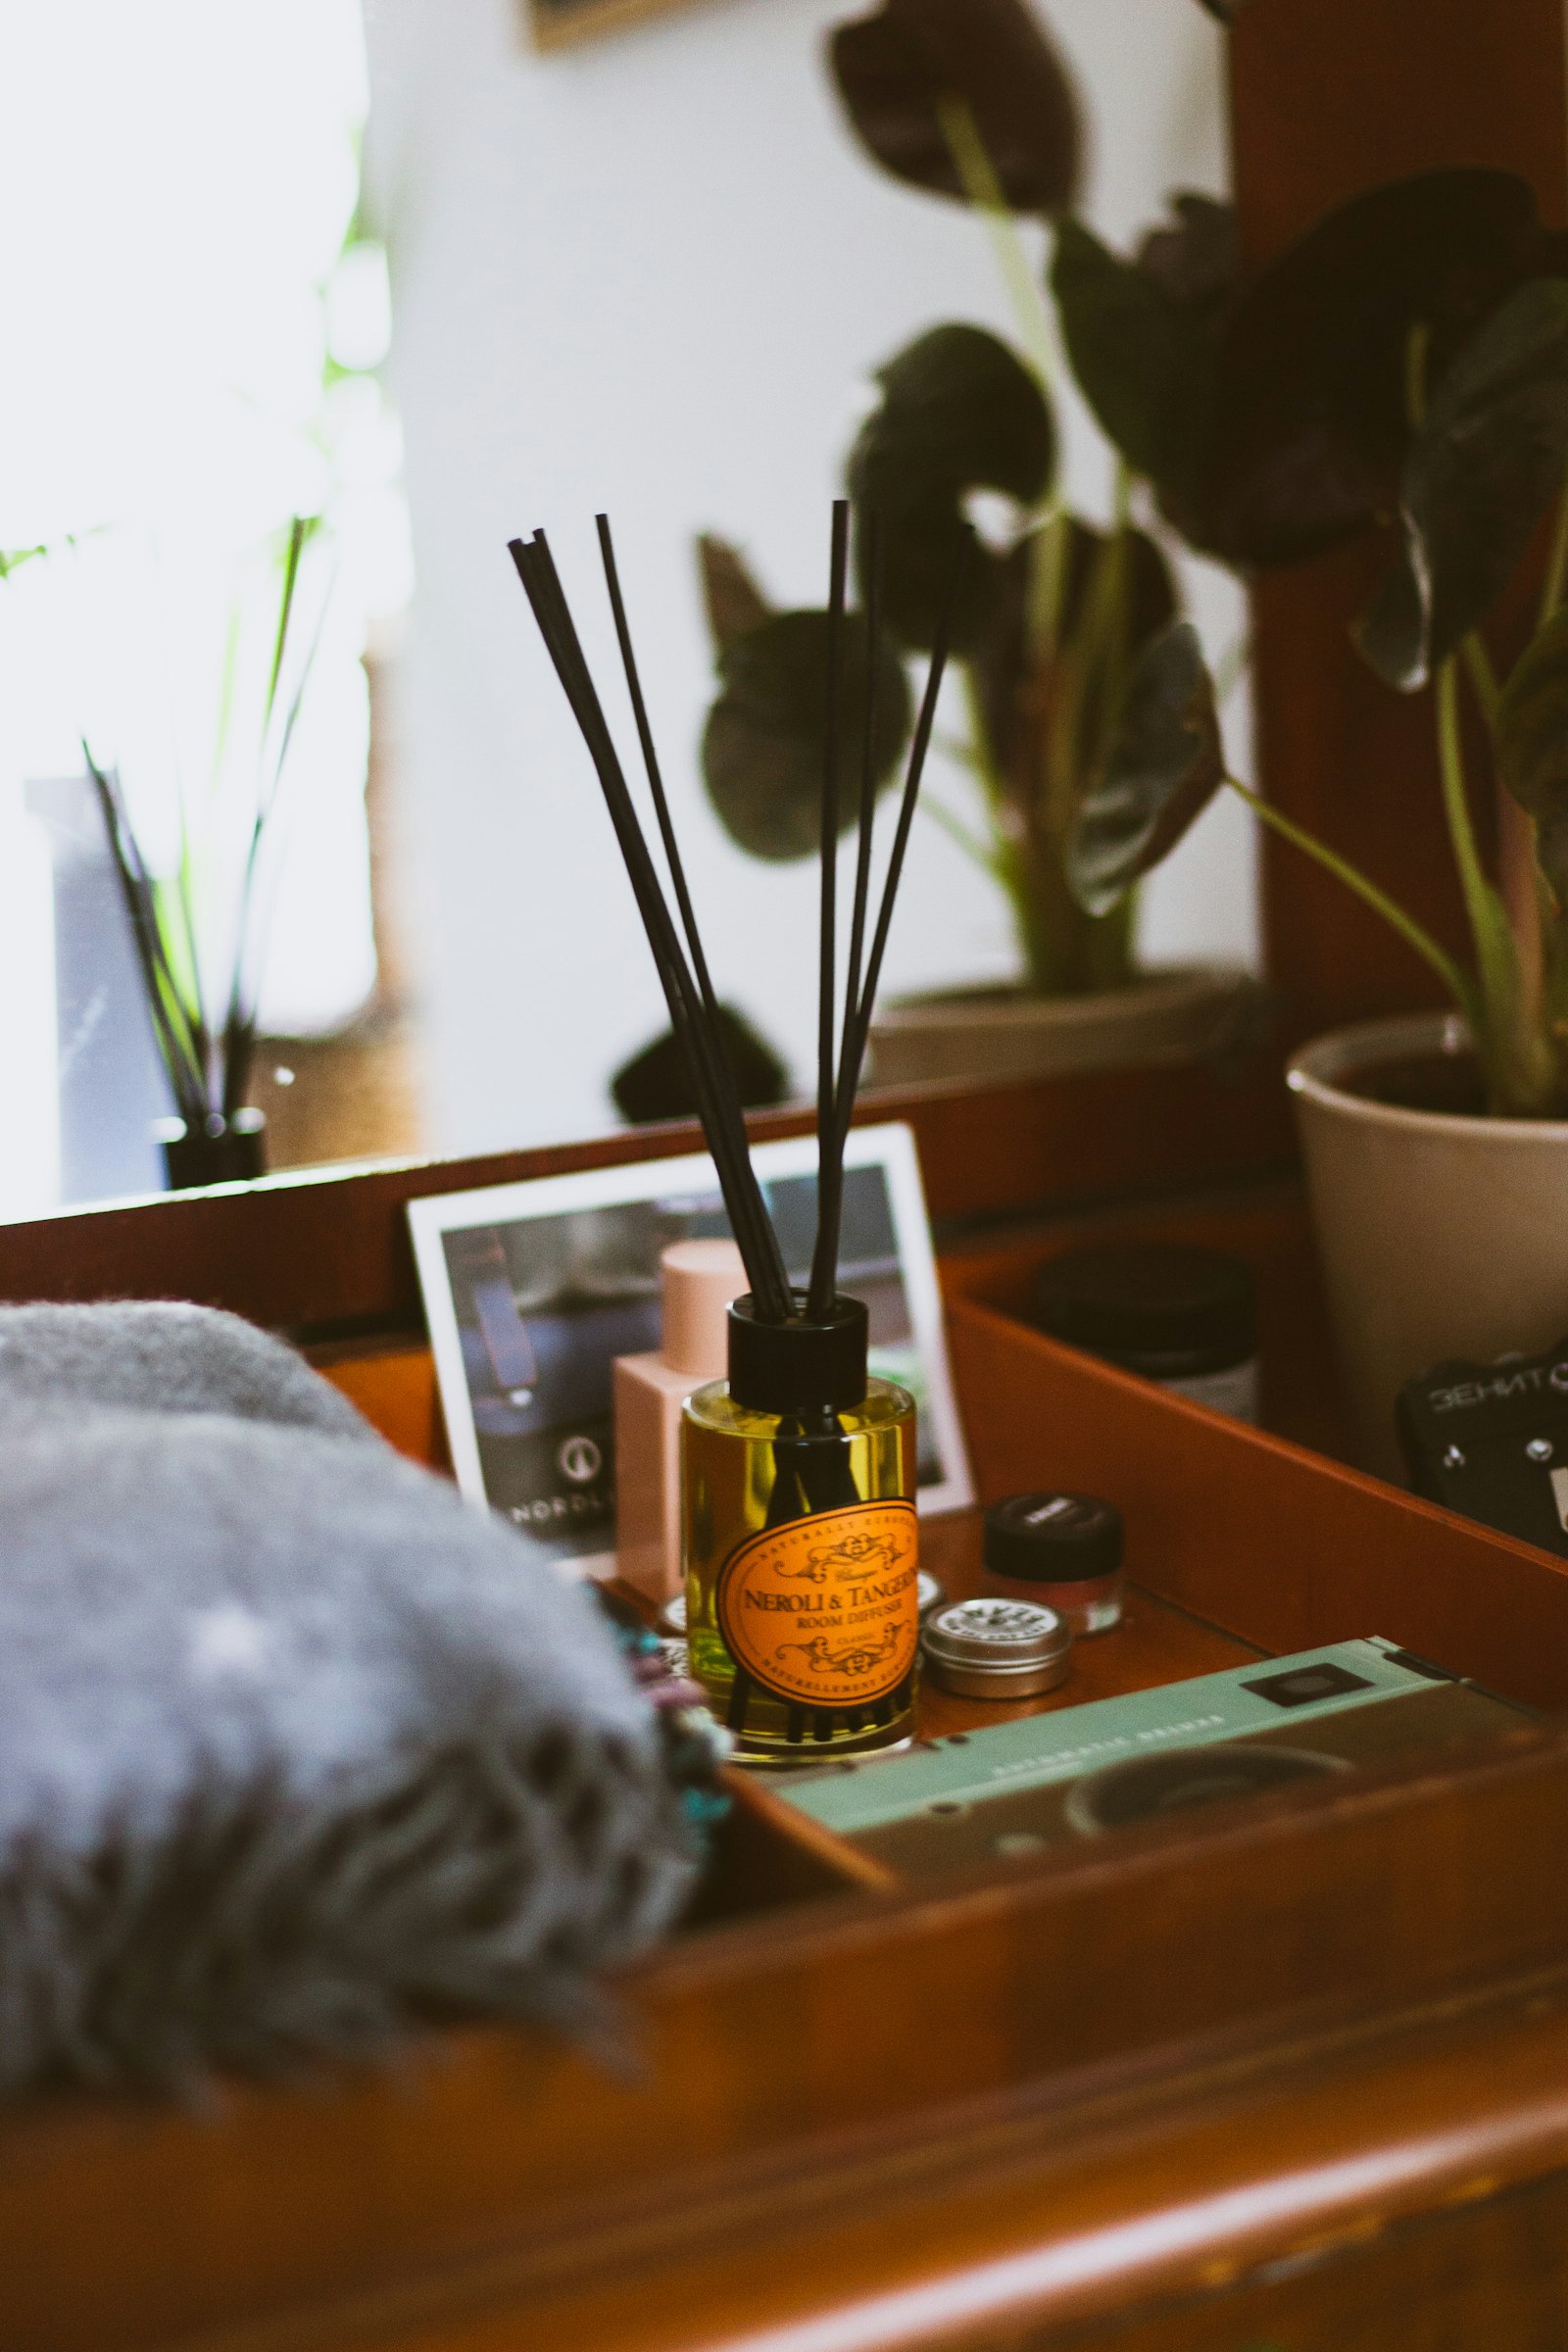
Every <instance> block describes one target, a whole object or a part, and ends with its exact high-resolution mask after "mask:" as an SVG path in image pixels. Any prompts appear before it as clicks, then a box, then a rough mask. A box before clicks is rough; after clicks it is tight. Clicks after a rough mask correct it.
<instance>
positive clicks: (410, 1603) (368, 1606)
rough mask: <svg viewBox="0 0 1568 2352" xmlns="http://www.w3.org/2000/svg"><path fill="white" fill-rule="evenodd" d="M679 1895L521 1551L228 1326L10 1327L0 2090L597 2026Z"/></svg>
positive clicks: (616, 1734) (105, 1313)
mask: <svg viewBox="0 0 1568 2352" xmlns="http://www.w3.org/2000/svg"><path fill="white" fill-rule="evenodd" d="M694 1867H695V1865H694V1855H693V1844H692V1839H691V1835H690V1833H689V1831H688V1829H687V1826H686V1822H685V1817H684V1814H683V1811H682V1808H681V1802H680V1797H679V1793H678V1791H677V1790H676V1789H674V1787H673V1786H672V1785H671V1782H670V1780H669V1778H668V1775H667V1773H666V1772H665V1770H664V1769H663V1766H662V1757H661V1747H660V1741H659V1738H658V1733H657V1729H656V1724H655V1719H654V1716H653V1713H652V1710H651V1708H650V1706H649V1704H648V1702H647V1699H646V1698H645V1697H644V1696H643V1694H642V1693H641V1692H640V1691H638V1690H637V1689H636V1688H635V1686H634V1684H633V1682H632V1680H631V1678H630V1676H629V1674H628V1672H627V1670H626V1668H625V1666H624V1665H623V1663H622V1661H621V1658H620V1656H619V1654H618V1652H617V1649H616V1646H615V1642H614V1639H613V1633H612V1631H611V1629H610V1628H609V1627H608V1625H607V1624H606V1623H605V1621H604V1619H603V1617H602V1615H601V1613H600V1612H599V1610H598V1609H597V1607H596V1605H595V1604H594V1602H593V1601H592V1600H591V1599H590V1598H589V1597H588V1596H587V1595H586V1594H585V1593H583V1592H581V1591H580V1590H578V1589H575V1588H572V1587H568V1586H565V1585H563V1584H562V1583H560V1582H559V1581H558V1579H557V1578H556V1576H555V1575H554V1574H553V1572H552V1571H551V1570H550V1569H549V1568H548V1567H547V1566H546V1565H545V1564H544V1562H543V1561H542V1559H541V1558H540V1557H539V1556H538V1555H537V1554H536V1553H535V1552H534V1551H533V1550H532V1549H531V1548H530V1546H529V1545H528V1544H527V1541H526V1539H525V1538H522V1537H519V1536H518V1535H517V1534H516V1533H515V1532H514V1531H513V1530H512V1529H510V1528H508V1527H506V1526H505V1525H503V1523H502V1522H501V1521H500V1520H498V1519H496V1518H493V1517H491V1516H489V1515H488V1514H484V1513H481V1512H479V1511H476V1510H475V1509H474V1508H473V1507H472V1506H471V1505H470V1504H467V1503H466V1502H463V1501H462V1500H460V1498H459V1497H458V1495H457V1494H456V1493H455V1491H454V1490H453V1489H452V1488H451V1487H450V1486H449V1485H447V1484H446V1483H445V1482H444V1481H442V1480H439V1479H436V1478H434V1477H432V1476H430V1475H429V1474H428V1473H426V1472H424V1471H422V1470H420V1469H417V1468H416V1467H415V1466H414V1465H413V1464H412V1463H409V1462H406V1461H403V1460H401V1459H400V1458H399V1457H398V1456H397V1455H395V1454H394V1453H393V1452H392V1451H391V1449H390V1448H389V1447H388V1446H385V1445H384V1444H383V1443H382V1441H381V1440H380V1439H379V1438H378V1437H377V1436H376V1435H375V1434H374V1432H372V1431H371V1430H370V1429H369V1427H368V1424H367V1423H366V1422H364V1421H363V1420H362V1419H361V1418H360V1416H359V1415H358V1413H356V1412H355V1411H354V1409H353V1407H352V1406H351V1405H350V1404H349V1403H348V1402H347V1401H346V1399H345V1398H344V1397H342V1396H341V1395H340V1394H339V1393H338V1392H337V1391H336V1390H334V1389H333V1388H331V1387H330V1386H329V1385H328V1383H326V1382H325V1381H323V1380H321V1379H320V1378H319V1376H318V1375H317V1374H316V1373H314V1372H313V1371H311V1369H310V1368H309V1367H308V1366H307V1365H306V1364H305V1363H304V1361H303V1360H302V1359H301V1358H300V1357H299V1356H298V1355H296V1354H295V1353H293V1351H292V1350H290V1349H289V1348H285V1347H283V1346H282V1345H281V1344H280V1343H278V1342H276V1341H273V1340H271V1339H269V1338H268V1337H267V1336H266V1335H264V1334H263V1333H261V1332H259V1331H256V1330H254V1329H253V1328H251V1327H250V1326H249V1325H247V1324H245V1323H242V1322H239V1321H238V1320H237V1319H235V1318H234V1317H232V1316H228V1315H221V1314H216V1313H213V1312H211V1311H210V1310H207V1309H204V1308H198V1307H188V1306H178V1305H112V1306H73V1307H54V1306H38V1307H18V1308H9V1309H0V2092H4V2093H10V2094H15V2093H17V2092H20V2091H23V2090H25V2089H30V2088H33V2087H36V2086H39V2085H42V2084H47V2083H50V2082H89V2083H100V2084H109V2083H115V2084H126V2083H139V2084H146V2085H153V2086H160V2087H171V2086H172V2087H179V2086H183V2085H189V2084H192V2083H194V2082H199V2081H200V2080H201V2079H202V2077H203V2076H204V2075H206V2074H207V2073H209V2072H211V2071H212V2070H239V2071H244V2072H271V2071H277V2070H279V2069H287V2068H291V2067H294V2066H298V2065H300V2064H302V2063H305V2062H308V2061H311V2060H314V2059H319V2058H320V2057H322V2056H327V2055H330V2056H349V2057H359V2056H364V2055H368V2054H372V2053H375V2052H377V2051H380V2050H382V2049H384V2048H385V2047H386V2046H387V2045H388V2044H389V2043H390V2042H392V2041H394V2040H395V2039H396V2038H397V2037H398V2036H399V2035H401V2034H404V2033H405V2032H407V2031H408V2030H409V2029H410V2028H411V2027H412V2026H414V2025H416V2024H417V2023H420V2022H424V2021H428V2020H430V2019H443V2018H458V2017H472V2016H481V2015H482V2016H492V2017H495V2016H499V2017H518V2016H521V2017H529V2018H546V2019H552V2020H558V2021H564V2022H566V2023H568V2024H571V2023H573V2022H580V2021H581V2020H583V2019H584V2018H585V2017H586V2016H587V2015H588V2014H589V2011H590V2005H591V1995H590V1992H589V1986H590V1982H591V1979H592V1977H593V1975H594V1973H595V1972H597V1971H599V1970H601V1969H603V1968H605V1967H607V1966H610V1965H612V1964H613V1963H616V1962H619V1961H622V1960H624V1959H625V1958H626V1957H627V1956H628V1955H630V1954H632V1953H634V1952H636V1951H637V1950H638V1949H640V1948H641V1947H642V1946H644V1945H646V1944H647V1943H648V1942H649V1941H650V1940H651V1939H652V1938H653V1937H655V1936H657V1935H658V1934H659V1933H660V1932H661V1931H662V1929H663V1928H664V1927H665V1926H667V1924H668V1923H669V1921H670V1920H671V1918H672V1916H673V1915H674V1913H675V1911H676V1910H677V1908H678V1907H679V1905H680V1902H681V1900H682V1898H683V1896H684V1895H685V1893H686V1891H687V1889H688V1887H689V1885H690V1882H691V1878H692V1875H693V1870H694Z"/></svg>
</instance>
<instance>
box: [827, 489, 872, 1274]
mask: <svg viewBox="0 0 1568 2352" xmlns="http://www.w3.org/2000/svg"><path fill="white" fill-rule="evenodd" d="M859 527H860V530H861V533H862V535H863V538H864V544H865V558H866V586H865V614H864V618H865V632H866V639H865V645H866V653H865V725H864V731H863V733H862V735H861V739H860V798H859V807H858V811H857V817H856V822H857V829H858V842H857V846H856V858H855V902H854V911H853V913H852V916H851V921H850V956H849V966H848V969H847V972H846V974H845V982H844V1015H843V1023H842V1026H841V1029H840V1033H839V1062H838V1074H837V1078H836V1081H835V1085H834V1093H833V1126H832V1133H833V1137H834V1139H835V1144H834V1149H833V1150H832V1151H831V1152H830V1153H829V1165H828V1169H827V1173H826V1176H825V1178H824V1179H823V1181H822V1182H821V1184H820V1185H819V1187H818V1193H817V1217H816V1246H815V1249H814V1250H813V1253H812V1258H811V1295H812V1296H813V1297H818V1296H822V1295H824V1294H825V1296H826V1297H827V1298H828V1299H832V1297H833V1294H834V1291H835V1289H836V1288H837V1283H838V1254H839V1228H840V1224H841V1221H842V1216H843V1206H844V1144H843V1140H842V1138H843V1137H844V1136H845V1135H847V1134H848V1132H849V1119H848V1117H847V1116H846V1115H845V1112H844V1104H845V1102H846V1099H847V1098H846V1091H845V1090H846V1089H848V1090H849V1095H848V1099H849V1100H851V1101H853V1098H854V1093H855V1079H856V1078H857V1077H858V1069H857V1070H856V1072H855V1074H854V1076H852V1074H851V1070H850V1049H851V1041H852V1040H853V1038H854V1035H855V1015H856V1010H857V1007H858V1001H859V992H860V959H861V956H862V955H863V954H864V950H865V916H866V905H867V901H868V899H869V897H870V888H871V844H872V838H873V834H874V830H875V825H876V717H877V707H876V706H877V669H878V662H877V655H878V651H879V648H880V644H881V632H882V555H883V549H882V521H881V517H880V515H877V514H875V513H874V512H862V514H861V516H860V524H859Z"/></svg>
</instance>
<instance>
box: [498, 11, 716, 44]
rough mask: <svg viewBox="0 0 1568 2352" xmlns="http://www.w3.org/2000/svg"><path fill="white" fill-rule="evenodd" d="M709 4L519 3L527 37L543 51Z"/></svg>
mask: <svg viewBox="0 0 1568 2352" xmlns="http://www.w3.org/2000/svg"><path fill="white" fill-rule="evenodd" d="M712 4H713V0H521V6H522V10H523V17H524V21H525V24H526V26H527V31H528V37H529V39H530V41H531V42H532V44H533V46H534V48H536V49H544V50H552V49H573V48H576V47H578V46H579V45H580V44H581V43H582V42H584V41H597V40H602V39H604V38H605V37H606V36H607V35H608V34H611V33H615V32H626V31H629V30H630V28H631V27H632V26H633V25H646V24H648V23H649V22H650V21H651V20H652V19H654V18H656V17H668V16H673V15H674V14H675V12H676V11H677V10H682V11H684V10H687V9H691V8H694V7H702V6H711V5H712Z"/></svg>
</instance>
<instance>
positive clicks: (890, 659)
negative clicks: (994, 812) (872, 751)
mask: <svg viewBox="0 0 1568 2352" xmlns="http://www.w3.org/2000/svg"><path fill="white" fill-rule="evenodd" d="M843 655H844V672H843V677H844V685H843V692H842V694H841V698H840V703H839V727H840V735H839V776H840V794H839V807H840V814H841V820H842V825H843V829H844V830H846V831H848V829H849V827H850V826H851V824H852V823H853V822H854V819H855V814H856V809H857V807H858V778H859V773H860V743H861V737H862V735H863V733H864V730H865V667H866V662H865V655H866V635H865V622H864V619H863V618H862V617H861V615H859V614H858V613H851V614H850V615H849V616H848V619H847V621H846V625H845V630H844V646H843ZM718 674H719V679H720V690H719V694H718V698H717V700H716V701H715V702H714V704H713V707H712V709H711V711H710V712H709V714H708V725H707V729H706V730H705V733H704V736H703V774H704V778H705V781H706V783H707V785H708V797H709V799H710V800H711V802H712V804H713V808H714V809H715V810H716V811H717V814H718V817H719V820H720V822H721V823H722V824H723V826H724V829H725V831H726V832H727V833H728V834H729V836H730V838H731V840H732V841H735V842H737V843H738V844H739V846H740V847H741V848H742V849H743V850H745V851H747V852H748V853H749V854H750V855H751V856H752V857H754V858H778V859H788V858H808V857H814V856H815V855H816V850H817V837H818V831H819V827H820V822H821V797H822V751H823V744H824V739H825V735H826V716H827V686H828V616H827V614H826V613H775V614H774V616H773V617H772V618H771V619H770V620H766V621H764V622H763V623H762V625H761V626H760V628H756V629H751V630H748V631H747V633H746V634H745V635H744V636H740V637H735V638H732V639H731V641H730V642H729V644H728V645H726V646H725V647H724V649H723V651H722V653H721V654H720V656H719V663H718ZM876 720H877V725H876V771H877V786H878V789H879V790H880V789H881V788H882V787H883V786H885V785H886V784H887V783H888V781H889V780H890V778H891V776H892V774H893V771H894V768H895V766H896V764H897V762H898V759H899V754H900V752H901V751H902V750H903V748H904V743H905V740H906V738H907V735H908V731H909V689H908V684H907V680H906V678H905V674H904V664H903V663H902V662H901V661H900V660H899V657H898V654H897V652H896V651H895V649H894V647H893V646H892V645H891V644H890V643H888V642H887V641H886V640H885V639H884V641H883V643H882V645H881V647H880V648H879V650H878V658H877V694H876Z"/></svg>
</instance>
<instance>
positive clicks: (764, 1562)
mask: <svg viewBox="0 0 1568 2352" xmlns="http://www.w3.org/2000/svg"><path fill="white" fill-rule="evenodd" d="M917 1529H918V1523H917V1521H916V1519H915V1515H914V1505H913V1504H912V1503H908V1502H903V1501H894V1502H856V1503H851V1504H850V1505H849V1507H848V1508H847V1509H845V1510H842V1511H812V1512H810V1513H809V1515H808V1517H806V1518H805V1519H791V1520H789V1521H788V1522H787V1523H786V1525H785V1526H783V1527H767V1528H764V1529H763V1530H762V1532H761V1534H760V1535H757V1536H750V1537H748V1539H747V1541H746V1542H745V1543H744V1544H738V1545H737V1546H736V1548H735V1550H734V1551H732V1552H731V1553H730V1555H729V1558H728V1559H727V1560H726V1561H725V1562H724V1565H723V1567H722V1568H721V1569H720V1570H719V1573H718V1587H717V1591H716V1593H715V1595H714V1602H715V1608H716V1612H717V1616H718V1630H719V1632H720V1634H721V1635H722V1636H723V1639H724V1645H725V1647H726V1648H727V1649H728V1651H729V1653H730V1656H731V1657H732V1658H733V1659H734V1660H735V1662H736V1664H737V1665H738V1666H744V1667H745V1669H746V1671H747V1673H748V1674H749V1675H750V1676H751V1678H752V1680H753V1682H754V1683H758V1684H760V1686H761V1687H762V1689H763V1690H766V1691H772V1692H773V1693H774V1695H775V1697H778V1698H786V1699H791V1700H795V1701H799V1702H801V1703H802V1704H804V1705H806V1706H817V1707H867V1706H874V1705H875V1704H876V1702H877V1701H878V1699H883V1698H887V1697H889V1696H890V1695H891V1693H892V1692H893V1691H897V1689H898V1687H899V1685H900V1684H901V1683H902V1682H903V1681H904V1680H905V1679H906V1677H907V1675H908V1674H909V1672H910V1671H911V1669H912V1667H913V1665H914V1653H915V1648H916V1646H917V1644H918V1642H919V1637H920V1602H919V1593H918V1591H917V1588H916V1577H917V1574H918V1569H919V1536H918V1532H917Z"/></svg>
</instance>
